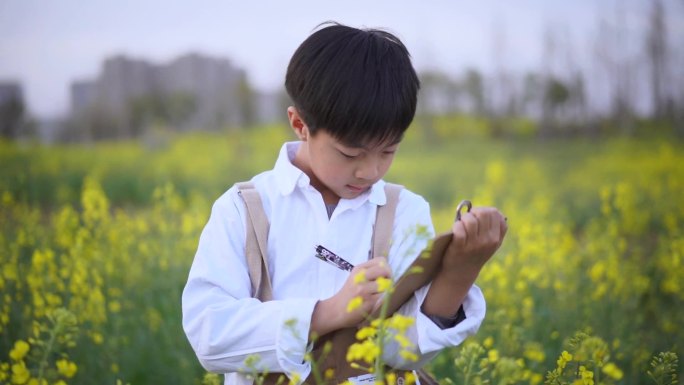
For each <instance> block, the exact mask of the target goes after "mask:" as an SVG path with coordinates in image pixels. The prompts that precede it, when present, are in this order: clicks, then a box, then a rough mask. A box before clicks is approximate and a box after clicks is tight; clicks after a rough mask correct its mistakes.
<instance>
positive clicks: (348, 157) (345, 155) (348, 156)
mask: <svg viewBox="0 0 684 385" xmlns="http://www.w3.org/2000/svg"><path fill="white" fill-rule="evenodd" d="M340 154H342V156H344V157H345V158H347V159H354V158H356V157H357V156H358V155H356V154H347V153H345V152H342V151H340Z"/></svg>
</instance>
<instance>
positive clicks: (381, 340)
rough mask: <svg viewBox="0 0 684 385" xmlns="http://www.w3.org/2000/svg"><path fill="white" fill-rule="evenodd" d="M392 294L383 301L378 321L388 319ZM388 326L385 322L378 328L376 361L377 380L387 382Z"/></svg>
mask: <svg viewBox="0 0 684 385" xmlns="http://www.w3.org/2000/svg"><path fill="white" fill-rule="evenodd" d="M389 299H390V292H389V291H387V292H386V293H385V297H384V298H383V299H382V307H381V308H380V316H379V318H378V319H380V320H382V321H384V320H385V318H386V317H387V308H388V307H389ZM386 328H387V326H386V323H385V322H380V327H379V328H378V334H377V336H376V338H377V340H376V344H377V346H378V349H379V351H378V357H377V358H376V359H375V380H376V381H378V380H379V381H384V380H385V365H384V362H383V361H384V360H383V359H382V355H383V353H384V351H385V335H386V334H387V333H386V332H387V330H386Z"/></svg>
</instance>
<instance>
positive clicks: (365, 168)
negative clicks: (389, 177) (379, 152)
mask: <svg viewBox="0 0 684 385" xmlns="http://www.w3.org/2000/svg"><path fill="white" fill-rule="evenodd" d="M378 173H379V171H378V162H376V161H375V160H371V159H366V160H364V161H363V162H361V163H360V164H359V166H358V167H357V168H356V172H355V173H354V176H355V177H356V178H358V179H363V180H375V179H376V178H377V177H378Z"/></svg>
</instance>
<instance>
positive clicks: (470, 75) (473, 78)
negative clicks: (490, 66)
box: [463, 68, 487, 116]
mask: <svg viewBox="0 0 684 385" xmlns="http://www.w3.org/2000/svg"><path fill="white" fill-rule="evenodd" d="M463 91H464V92H465V95H466V96H467V98H468V99H469V101H470V105H471V108H472V110H471V111H472V112H473V113H474V114H475V115H477V116H484V115H485V114H486V113H487V103H486V98H485V88H484V80H483V78H482V75H481V74H480V72H479V71H478V70H476V69H474V68H470V69H468V70H467V71H466V73H465V76H464V79H463Z"/></svg>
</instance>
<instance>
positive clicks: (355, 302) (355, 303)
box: [347, 296, 363, 313]
mask: <svg viewBox="0 0 684 385" xmlns="http://www.w3.org/2000/svg"><path fill="white" fill-rule="evenodd" d="M362 304H363V298H361V297H359V296H356V297H354V298H352V299H351V301H349V303H348V304H347V313H351V312H353V311H354V310H356V309H358V308H359V307H360V306H361V305H362Z"/></svg>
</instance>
